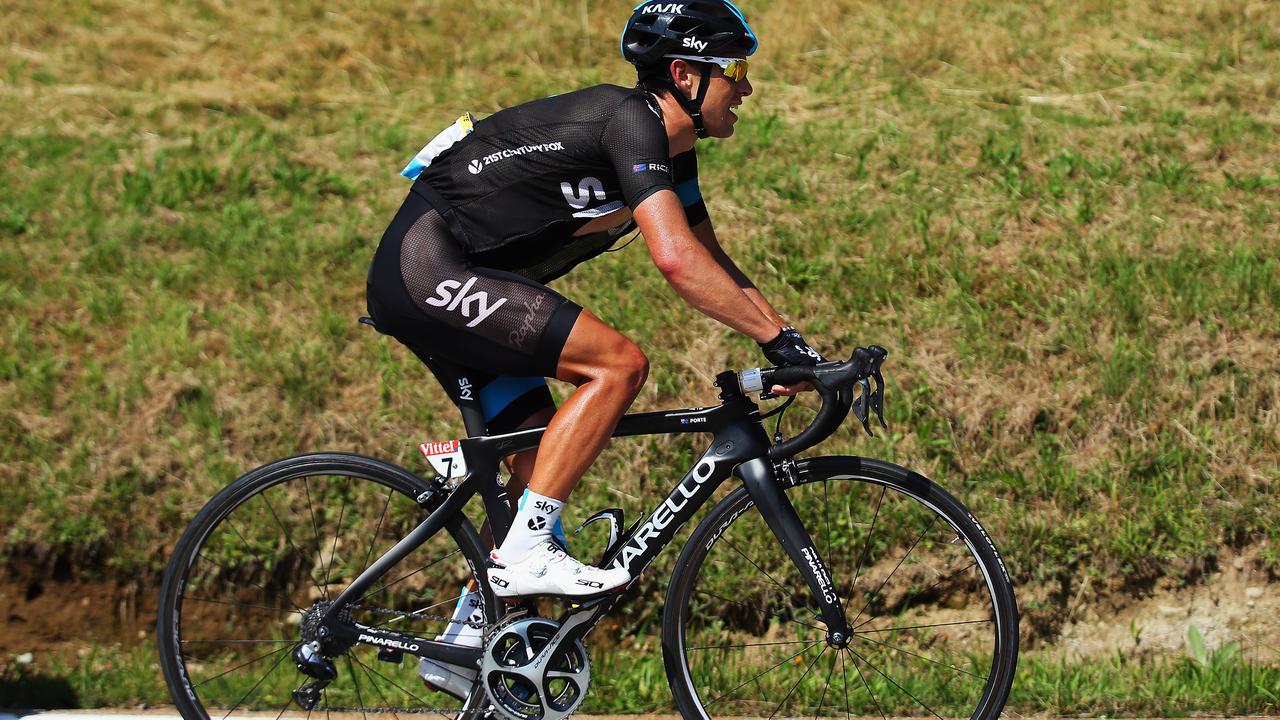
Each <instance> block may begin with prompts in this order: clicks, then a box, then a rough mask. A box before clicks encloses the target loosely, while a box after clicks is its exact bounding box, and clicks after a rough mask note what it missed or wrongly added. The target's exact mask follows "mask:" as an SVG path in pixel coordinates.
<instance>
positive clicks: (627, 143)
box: [600, 94, 675, 211]
mask: <svg viewBox="0 0 1280 720" xmlns="http://www.w3.org/2000/svg"><path fill="white" fill-rule="evenodd" d="M600 139H601V144H602V145H603V147H604V150H605V153H606V154H607V155H608V156H609V160H610V162H612V163H613V168H614V171H615V172H617V174H618V186H619V187H620V188H621V190H622V199H623V201H625V202H626V203H627V205H628V206H629V207H630V208H631V209H632V210H633V211H634V210H635V209H636V206H637V205H639V204H640V203H641V202H644V200H645V198H647V197H649V196H650V195H652V194H653V193H655V192H657V191H659V190H664V189H665V190H673V191H674V190H675V183H674V182H673V181H672V178H671V159H670V151H669V149H668V145H667V131H666V128H665V127H663V125H662V118H661V117H660V116H659V115H658V111H657V110H656V109H654V108H653V107H651V106H650V105H649V101H648V100H646V99H645V97H644V96H643V95H641V94H635V95H631V96H629V97H627V98H626V99H625V100H623V101H622V103H621V104H620V105H619V106H618V110H617V111H616V112H615V113H614V115H613V117H612V118H611V119H610V120H609V122H608V123H607V124H606V125H605V128H604V133H603V135H602V137H601V138H600Z"/></svg>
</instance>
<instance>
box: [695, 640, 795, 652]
mask: <svg viewBox="0 0 1280 720" xmlns="http://www.w3.org/2000/svg"><path fill="white" fill-rule="evenodd" d="M813 643H814V641H813V640H779V641H777V642H762V643H743V644H741V645H702V646H699V647H691V648H685V650H743V649H745V648H749V647H774V646H777V645H812V644H813Z"/></svg>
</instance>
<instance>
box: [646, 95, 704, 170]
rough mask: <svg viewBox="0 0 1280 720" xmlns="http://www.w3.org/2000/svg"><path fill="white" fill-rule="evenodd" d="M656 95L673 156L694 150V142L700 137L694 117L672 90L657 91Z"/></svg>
mask: <svg viewBox="0 0 1280 720" xmlns="http://www.w3.org/2000/svg"><path fill="white" fill-rule="evenodd" d="M656 96H657V98H658V106H659V107H661V108H662V122H663V124H664V125H666V127H667V145H668V146H669V147H670V149H671V157H675V156H676V155H679V154H680V153H682V152H688V151H689V150H692V149H693V143H694V142H695V141H697V139H698V132H697V131H696V130H695V129H694V127H693V119H692V118H690V117H689V114H688V113H686V112H685V111H684V108H682V107H680V103H679V102H677V101H676V99H675V98H674V97H672V96H671V91H670V90H668V91H666V92H660V93H657V94H656Z"/></svg>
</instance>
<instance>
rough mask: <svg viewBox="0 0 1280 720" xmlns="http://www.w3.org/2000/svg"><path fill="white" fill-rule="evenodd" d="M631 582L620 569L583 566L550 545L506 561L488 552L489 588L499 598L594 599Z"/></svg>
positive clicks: (628, 576)
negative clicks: (539, 596)
mask: <svg viewBox="0 0 1280 720" xmlns="http://www.w3.org/2000/svg"><path fill="white" fill-rule="evenodd" d="M628 582H631V573H629V572H627V571H626V570H623V569H622V568H610V569H603V568H598V567H593V566H591V565H584V564H582V563H580V562H578V561H577V560H575V559H574V558H572V557H570V556H569V554H568V553H566V552H565V551H564V550H562V549H561V548H560V547H559V546H558V545H556V544H555V543H554V542H546V543H543V544H541V545H538V546H537V547H535V548H534V549H533V550H531V551H530V552H529V554H528V555H526V556H525V557H524V559H522V560H519V561H510V562H508V561H507V560H505V559H504V558H503V557H501V556H500V555H499V554H498V551H497V550H494V551H492V552H490V553H489V585H490V587H492V588H493V594H494V595H497V596H498V597H500V598H513V597H531V596H538V595H557V596H562V597H594V596H597V595H604V594H605V593H609V592H612V591H614V590H617V589H619V588H621V587H623V586H625V585H626V584H627V583H628Z"/></svg>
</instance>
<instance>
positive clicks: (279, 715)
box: [276, 695, 310, 720]
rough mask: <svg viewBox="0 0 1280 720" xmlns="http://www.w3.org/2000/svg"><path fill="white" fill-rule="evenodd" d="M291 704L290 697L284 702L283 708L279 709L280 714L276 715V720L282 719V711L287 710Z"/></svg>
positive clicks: (291, 697)
mask: <svg viewBox="0 0 1280 720" xmlns="http://www.w3.org/2000/svg"><path fill="white" fill-rule="evenodd" d="M292 704H293V696H292V695H290V696H289V699H288V700H285V701H284V706H283V707H281V708H280V712H278V713H276V720H280V718H282V717H284V711H285V710H288V709H289V706H290V705H292ZM308 714H310V713H308Z"/></svg>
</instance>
